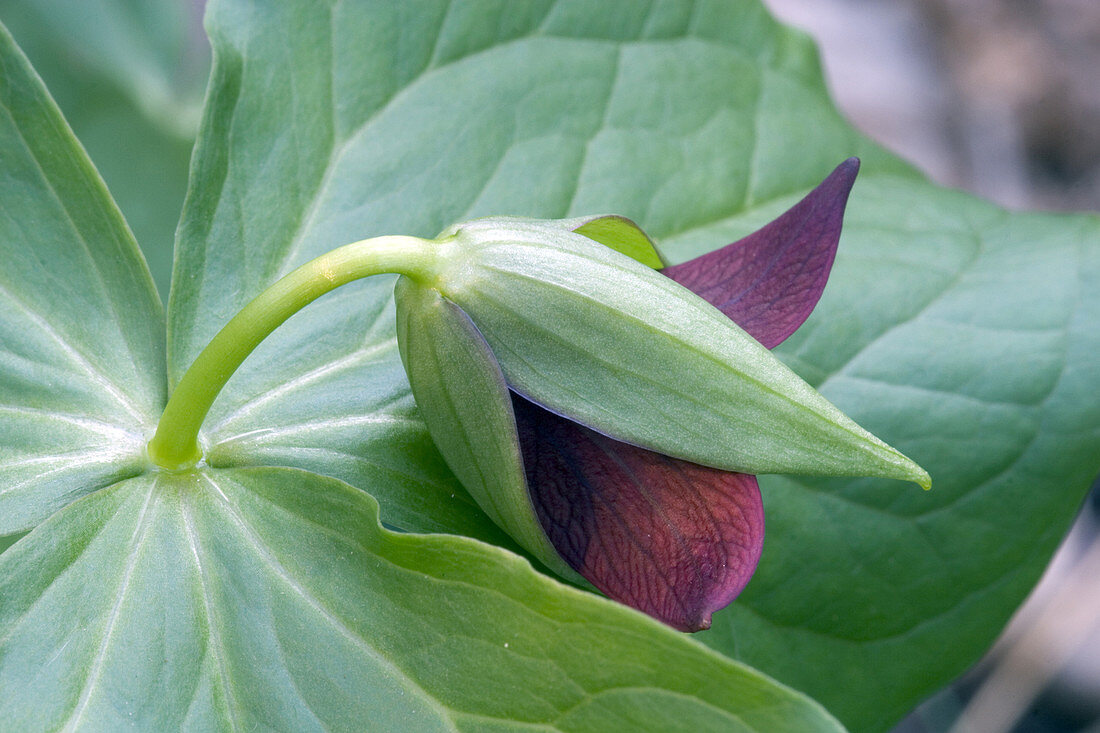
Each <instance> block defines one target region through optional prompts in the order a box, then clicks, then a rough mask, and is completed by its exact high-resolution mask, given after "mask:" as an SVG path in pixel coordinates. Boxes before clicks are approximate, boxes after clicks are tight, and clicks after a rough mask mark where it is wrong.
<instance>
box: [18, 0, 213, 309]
mask: <svg viewBox="0 0 1100 733" xmlns="http://www.w3.org/2000/svg"><path fill="white" fill-rule="evenodd" d="M200 14H201V7H200V3H192V2H182V1H181V0H142V2H139V3H134V2H128V1H127V0H34V2H27V1H26V0H0V21H3V22H4V24H5V25H7V26H8V29H9V30H10V31H11V33H12V35H13V36H14V37H15V39H16V40H17V41H18V42H19V45H20V47H21V48H22V49H23V51H24V52H25V53H26V54H27V56H28V57H29V58H30V60H31V62H32V63H33V64H34V68H35V70H36V71H37V72H38V73H39V74H40V75H41V76H42V78H43V79H44V80H45V82H46V85H47V86H48V87H49V90H50V94H51V95H52V96H53V98H54V99H55V100H56V101H57V103H58V106H59V107H60V108H61V110H62V112H64V114H65V119H66V120H67V121H68V123H69V124H70V125H72V128H73V131H74V132H75V133H76V136H77V138H78V139H79V140H80V142H81V143H82V144H83V145H84V147H85V148H86V149H87V150H88V153H89V155H90V157H91V159H92V160H93V161H94V163H95V165H96V168H97V169H98V170H99V172H100V174H102V176H103V178H104V180H106V182H107V185H108V186H109V188H110V190H111V194H112V196H113V197H114V198H115V200H116V201H117V202H118V204H119V208H121V209H122V212H123V213H124V214H125V215H126V221H127V223H128V224H129V225H130V227H131V228H132V229H133V231H134V234H135V236H136V237H137V240H138V243H139V244H140V245H141V247H142V251H143V252H144V253H145V256H146V258H147V260H148V261H149V268H150V270H151V271H152V272H153V278H154V280H155V281H156V283H157V287H158V288H159V290H160V292H161V295H162V296H164V297H167V295H168V285H169V278H170V275H171V271H172V243H173V239H174V233H175V229H176V224H177V223H178V221H179V215H180V207H181V206H182V204H183V197H184V194H185V193H186V187H187V163H188V160H189V158H190V154H191V147H192V145H193V143H194V135H195V128H197V126H198V118H199V112H200V109H201V103H202V91H203V86H204V84H205V81H206V75H207V70H208V68H209V46H208V44H207V42H206V38H205V35H204V34H203V32H202V27H201V19H200Z"/></svg>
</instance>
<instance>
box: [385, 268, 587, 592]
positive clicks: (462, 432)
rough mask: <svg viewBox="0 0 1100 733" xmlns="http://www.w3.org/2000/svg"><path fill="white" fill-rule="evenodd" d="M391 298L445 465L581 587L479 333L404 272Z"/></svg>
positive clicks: (512, 531)
mask: <svg viewBox="0 0 1100 733" xmlns="http://www.w3.org/2000/svg"><path fill="white" fill-rule="evenodd" d="M394 298H395V301H396V304H397V343H398V346H399V348H400V351H401V360H402V362H404V364H405V372H406V373H407V374H408V376H409V383H410V384H411V385H412V392H413V397H415V398H416V404H417V407H418V408H419V410H420V414H421V416H422V417H423V419H424V422H425V423H426V424H427V426H428V432H429V433H430V434H431V436H432V440H434V441H435V444H436V447H438V448H439V452H440V453H442V454H443V458H444V459H445V460H446V461H447V465H448V466H449V467H450V469H451V470H452V471H453V472H454V473H455V475H456V476H458V479H459V481H461V482H462V485H463V486H464V487H465V488H466V490H467V491H468V492H469V493H470V495H471V496H472V497H473V498H474V500H475V501H476V502H477V503H478V506H480V507H481V508H482V510H483V511H484V512H485V513H486V514H488V515H489V518H490V519H492V520H493V521H494V522H495V523H496V524H497V526H499V527H500V528H501V529H503V530H504V531H505V532H507V533H508V534H509V535H511V537H512V539H514V540H515V541H516V542H517V543H519V544H520V545H521V546H522V547H523V548H524V549H525V550H527V551H528V552H530V553H531V554H532V555H534V556H535V557H536V558H537V559H538V560H539V561H540V562H542V563H543V564H544V565H546V567H548V568H549V569H550V570H553V571H554V572H555V573H557V574H558V575H561V576H562V577H564V578H567V579H569V580H571V581H574V582H577V583H581V584H585V585H587V582H586V581H585V580H584V579H583V578H581V576H580V575H578V574H577V573H576V571H574V570H573V569H572V568H570V567H569V565H567V564H566V563H565V561H564V560H563V559H562V558H561V556H560V555H558V552H557V550H555V549H554V546H553V545H552V544H550V540H549V539H547V537H546V533H545V532H543V530H542V525H540V524H539V520H538V517H537V516H536V515H535V509H534V506H533V505H532V503H531V498H530V495H529V494H528V491H527V480H526V477H525V475H524V471H523V458H522V456H521V454H520V449H519V435H518V433H517V431H516V419H515V415H514V414H513V413H512V400H511V397H510V396H509V394H508V386H507V384H506V383H505V381H504V375H503V374H502V373H501V371H500V366H499V365H498V364H497V361H496V359H495V358H494V357H493V353H492V351H490V350H489V346H488V345H487V344H486V343H485V339H484V338H483V337H482V336H481V334H480V333H479V332H478V330H477V328H476V327H475V326H474V324H473V323H471V322H470V319H469V317H468V316H467V315H466V314H465V313H463V312H462V310H461V309H459V308H458V306H456V305H455V304H454V303H451V302H448V301H447V300H446V299H444V298H443V297H442V296H441V295H440V294H439V291H438V290H435V289H433V288H429V287H423V286H421V285H418V284H416V283H415V282H413V280H411V279H410V278H407V277H402V278H401V279H400V280H398V282H397V287H396V289H395V291H394Z"/></svg>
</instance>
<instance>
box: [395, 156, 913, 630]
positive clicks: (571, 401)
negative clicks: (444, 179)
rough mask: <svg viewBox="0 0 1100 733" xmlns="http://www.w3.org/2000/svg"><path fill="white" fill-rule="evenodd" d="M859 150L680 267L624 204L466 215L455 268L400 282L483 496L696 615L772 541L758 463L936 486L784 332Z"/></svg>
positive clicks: (589, 570) (685, 625)
mask: <svg viewBox="0 0 1100 733" xmlns="http://www.w3.org/2000/svg"><path fill="white" fill-rule="evenodd" d="M857 169H858V161H856V160H854V159H852V160H849V161H846V162H845V163H844V164H842V165H841V166H840V167H839V168H838V169H837V170H836V171H834V173H833V174H832V175H830V176H829V178H827V179H826V180H825V182H824V183H822V184H821V186H819V187H818V188H817V189H815V190H814V191H813V192H811V193H810V194H809V195H808V196H807V197H806V198H805V199H804V200H803V201H801V202H800V203H799V204H797V205H796V206H795V207H794V208H792V209H791V210H790V211H788V212H787V213H786V214H784V215H783V216H782V217H780V218H779V219H777V220H776V221H774V222H772V223H771V224H769V225H768V226H767V227H765V228H764V229H762V230H760V231H758V232H756V233H755V234H752V235H750V236H749V237H746V238H745V239H743V240H740V241H738V242H735V243H733V244H731V245H729V246H727V247H725V248H723V249H720V250H717V251H715V252H712V253H710V254H707V255H703V256H702V257H699V258H696V259H695V260H691V261H689V262H686V263H683V264H681V265H677V266H674V267H668V268H664V269H663V272H662V273H660V274H659V273H657V272H656V271H655V268H660V267H662V265H663V263H662V262H661V260H660V258H659V257H658V256H657V253H656V251H655V250H654V248H653V246H652V243H651V242H650V241H649V239H648V238H647V237H646V236H645V235H644V233H642V232H641V230H640V229H638V228H637V227H636V226H635V225H634V224H633V223H631V222H629V221H628V220H626V219H622V218H620V217H591V218H585V219H573V220H565V221H557V222H545V221H532V220H518V219H485V220H478V221H475V222H470V223H467V224H463V225H458V226H456V227H454V228H452V229H451V230H449V231H448V232H445V233H444V236H442V237H441V238H440V241H441V242H442V244H441V246H444V247H447V246H452V247H455V248H456V250H455V252H457V254H453V253H452V254H451V255H450V256H448V257H447V258H446V261H447V262H449V263H452V264H451V265H450V266H449V267H448V270H447V271H446V272H441V273H439V275H438V277H437V279H436V281H435V282H429V283H424V282H415V281H413V280H411V279H409V278H402V279H401V280H399V282H398V285H397V290H396V298H397V306H398V340H399V344H400V347H401V355H402V359H403V361H404V363H405V368H406V371H407V373H408V375H409V381H410V384H411V385H412V390H413V394H414V396H415V398H416V400H417V403H418V405H419V406H420V409H421V413H422V415H423V416H424V419H425V422H426V424H427V426H428V429H429V431H430V433H431V435H432V437H433V440H434V441H435V442H436V444H437V446H438V447H439V449H440V451H441V453H442V454H443V456H444V458H445V459H446V461H447V463H448V465H449V466H450V467H451V469H452V470H453V471H454V472H455V474H456V476H457V477H458V478H459V480H460V481H461V482H462V483H463V485H464V486H465V487H466V488H467V490H468V491H469V492H470V494H471V496H473V498H474V499H475V500H476V501H477V502H478V504H479V505H480V506H481V507H482V509H483V510H485V511H486V513H487V514H488V515H489V516H490V517H491V518H492V519H493V520H494V521H495V522H496V523H497V524H498V525H499V526H501V527H502V528H503V529H505V530H506V531H507V532H508V533H509V534H510V535H511V536H512V537H513V538H514V539H515V540H516V541H517V543H519V544H520V545H521V546H523V547H524V548H525V549H527V550H528V551H529V552H531V553H532V554H533V555H534V556H535V557H536V558H537V559H539V560H540V561H541V562H542V563H543V564H545V565H546V566H547V567H548V568H549V569H551V570H553V571H555V572H557V573H558V574H560V575H562V576H563V577H565V578H568V579H570V580H573V581H574V582H579V583H584V584H591V585H592V586H594V587H595V588H597V589H599V590H600V591H602V592H603V593H604V594H606V595H607V596H608V597H610V598H612V599H615V600H617V601H620V602H622V603H625V604H627V605H630V606H633V607H634V608H637V609H639V610H641V611H643V612H645V613H647V614H649V615H651V616H653V617H655V618H657V619H659V620H661V621H664V622H665V623H667V624H669V625H671V626H673V627H675V628H677V629H681V630H684V631H696V630H700V629H705V628H708V627H709V625H710V617H711V614H712V613H713V612H714V611H715V610H718V609H720V608H722V607H724V606H726V605H727V604H728V603H730V602H731V601H732V600H733V599H734V597H736V596H737V594H738V593H740V591H741V590H742V589H743V588H744V586H745V584H746V583H747V582H748V580H749V578H750V577H751V575H752V573H753V571H754V569H755V568H756V564H757V561H758V560H759V557H760V553H761V549H762V546H763V537H764V514H763V506H762V501H761V496H760V490H759V487H758V485H757V482H756V478H755V476H754V475H752V474H753V473H763V472H776V473H816V474H825V475H871V476H883V477H889V478H898V479H906V480H911V481H915V482H917V483H920V484H922V485H927V482H928V476H927V474H926V473H925V472H924V471H923V470H922V469H920V468H919V467H918V466H916V464H914V463H913V462H912V461H910V460H909V459H908V458H906V457H905V456H903V455H901V454H900V453H899V452H897V451H896V450H894V449H893V448H890V447H889V446H887V445H885V444H884V443H882V442H881V441H879V440H878V439H877V438H875V437H874V436H872V435H870V434H869V433H867V432H866V431H864V430H863V429H862V428H860V427H859V426H858V425H856V424H855V423H854V422H852V421H851V420H850V419H848V418H847V417H845V416H844V415H843V414H842V413H840V412H839V410H837V409H836V408H835V407H833V406H832V405H831V404H829V403H828V402H827V401H826V400H825V399H824V398H823V397H821V395H819V394H818V393H817V392H816V391H814V390H813V389H812V388H810V387H809V386H808V385H806V384H805V383H804V382H803V381H802V380H801V379H799V378H798V377H797V376H796V375H794V374H793V372H791V371H790V370H789V369H787V367H785V366H784V365H783V364H782V363H781V362H779V361H778V360H777V359H775V357H773V356H772V355H771V354H770V353H769V352H768V350H767V349H768V348H770V347H772V346H774V345H776V344H778V343H779V342H781V341H783V340H784V339H785V338H786V337H787V336H789V335H790V334H791V333H792V332H793V331H794V330H795V329H796V328H797V327H798V326H799V325H800V324H801V323H802V322H803V321H804V320H805V318H806V317H807V316H808V315H809V312H810V311H811V310H812V308H813V307H814V305H815V304H816V302H817V300H818V298H819V297H820V294H821V291H822V289H823V287H824V284H825V280H826V278H827V276H828V272H829V269H830V267H831V265H832V260H833V255H834V252H835V247H836V242H837V240H838V238H839V233H840V224H841V219H842V217H843V211H844V205H845V202H846V200H847V195H848V191H849V190H850V188H851V185H852V182H853V181H854V177H855V173H856V170H857ZM643 263H644V264H643ZM692 291H693V292H692ZM696 294H698V295H696ZM734 322H736V323H738V324H740V326H741V327H738V326H737V325H734Z"/></svg>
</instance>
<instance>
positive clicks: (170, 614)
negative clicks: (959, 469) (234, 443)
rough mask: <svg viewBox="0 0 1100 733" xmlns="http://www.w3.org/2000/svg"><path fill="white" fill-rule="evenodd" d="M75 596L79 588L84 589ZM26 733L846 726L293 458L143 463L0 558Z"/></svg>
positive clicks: (629, 615)
mask: <svg viewBox="0 0 1100 733" xmlns="http://www.w3.org/2000/svg"><path fill="white" fill-rule="evenodd" d="M74 599H79V602H74ZM0 628H2V629H4V637H3V644H4V653H3V654H2V655H0V719H2V720H4V721H5V726H6V727H9V728H10V729H12V730H45V729H51V730H52V729H65V730H114V729H117V728H120V727H127V728H129V727H133V728H136V729H139V730H180V729H183V728H187V729H195V730H238V729H240V730H253V729H269V730H294V731H311V730H348V731H355V730H379V731H435V730H439V731H446V730H450V731H457V730H463V731H491V730H496V731H501V730H541V731H608V730H654V731H662V732H663V731H674V730H675V731H685V732H686V731H700V730H731V731H734V730H736V731H761V732H770V731H779V730H791V731H794V730H805V731H811V730H816V731H837V730H840V726H839V725H837V724H836V723H835V722H834V721H833V720H832V719H831V718H830V717H829V716H828V714H827V713H825V712H824V710H823V709H821V708H820V707H819V706H818V705H816V704H815V703H813V702H811V701H810V700H808V699H806V698H804V697H802V696H801V695H799V694H798V693H796V692H793V691H791V690H788V689H786V688H783V687H781V686H779V685H776V684H775V683H773V682H771V681H770V680H768V679H766V678H764V677H762V676H760V675H759V674H757V673H755V672H753V671H751V670H749V669H747V668H745V667H743V666H741V665H740V664H738V663H736V662H733V661H730V660H728V659H726V658H724V657H722V656H721V655H718V654H716V653H714V652H711V651H709V650H707V649H706V648H705V647H702V646H700V645H699V644H697V643H696V642H695V641H693V640H691V639H689V638H686V637H684V636H681V635H678V634H677V633H676V632H673V631H672V630H670V629H668V628H666V627H663V626H661V625H660V624H658V623H657V622H655V621H652V620H651V619H649V618H647V617H645V616H642V615H641V614H639V613H636V612H634V611H631V610H628V609H625V608H622V607H619V606H617V605H616V604H613V603H611V602H610V601H606V600H603V599H600V598H598V597H596V596H593V595H591V594H588V593H586V592H584V591H579V590H575V589H571V588H568V587H566V586H563V585H560V584H558V583H556V582H554V581H551V580H549V579H548V578H546V577H545V576H542V575H539V574H538V573H536V572H534V571H533V570H532V569H531V566H530V565H528V564H527V563H526V562H525V561H524V560H521V559H520V558H517V557H515V556H514V555H511V554H510V553H508V552H507V551H505V550H500V549H497V548H493V547H491V546H488V545H485V544H482V543H480V542H476V541H473V540H467V539H463V538H458V537H444V536H427V537H425V536H416V535H408V534H395V533H392V532H388V531H386V530H384V529H382V528H381V526H380V525H379V524H378V508H377V504H375V502H374V501H373V500H371V499H370V498H369V497H368V496H367V495H366V494H364V493H363V492H361V491H357V490H355V489H353V488H351V487H350V486H347V485H346V484H342V483H340V482H337V481H334V480H331V479H325V478H321V477H319V476H316V475H314V474H309V473H305V472H300V471H294V470H289V469H229V470H222V471H219V470H204V471H196V472H188V473H179V474H168V473H161V474H148V475H145V476H142V477H139V478H135V479H131V480H129V481H126V482H122V483H120V484H117V485H115V486H113V487H111V488H109V489H105V490H103V491H100V492H98V493H96V494H94V495H93V496H90V497H86V498H85V499H83V500H82V501H79V502H76V503H75V504H73V505H71V506H69V507H68V508H67V509H65V510H63V511H62V512H59V513H58V514H57V515H55V516H54V517H53V518H52V519H50V520H49V521H48V522H47V523H45V524H43V525H41V526H40V527H39V528H38V529H37V530H36V531H34V532H32V533H31V534H30V535H28V536H27V537H26V538H24V539H23V540H21V541H20V542H19V543H18V544H16V545H15V546H14V547H12V548H11V549H9V550H8V551H7V552H6V553H4V554H3V555H2V556H0Z"/></svg>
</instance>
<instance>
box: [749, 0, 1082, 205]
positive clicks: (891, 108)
mask: <svg viewBox="0 0 1100 733" xmlns="http://www.w3.org/2000/svg"><path fill="white" fill-rule="evenodd" d="M765 3H766V4H767V5H768V6H769V7H770V8H771V9H772V11H773V12H774V13H775V14H776V15H778V16H779V17H780V18H781V19H783V20H785V21H786V22H788V23H789V24H791V25H794V26H796V27H800V28H802V29H804V30H806V31H807V32H809V33H810V35H812V36H813V37H814V38H815V40H817V41H818V44H819V45H820V47H821V49H822V55H823V58H824V63H825V67H826V74H827V76H828V79H829V82H830V85H831V88H832V91H833V94H834V96H835V98H836V100H837V102H838V104H839V105H840V107H841V108H842V109H843V110H844V112H845V113H846V114H847V115H848V117H849V118H850V119H851V120H852V122H853V123H855V125H856V126H857V127H859V128H861V129H862V130H864V131H865V132H867V133H868V134H869V135H870V136H871V137H874V138H875V139H877V140H879V141H880V142H882V143H883V144H885V145H886V146H887V147H889V148H891V149H892V150H894V151H896V152H898V153H899V154H901V155H902V156H903V157H905V158H908V159H909V160H911V161H912V162H914V163H916V164H917V165H918V166H919V167H921V168H922V169H923V170H924V171H925V172H927V173H928V174H929V175H930V176H931V177H932V178H933V179H935V180H936V181H937V182H939V183H943V184H945V185H949V186H957V187H961V188H966V189H968V190H971V191H974V192H975V193H978V194H981V195H983V196H985V197H987V198H990V199H992V200H994V201H997V202H998V203H1001V204H1003V205H1005V206H1008V207H1010V208H1033V209H1034V208H1040V209H1058V210H1089V211H1100V2H1098V0H891V1H883V0H765Z"/></svg>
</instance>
